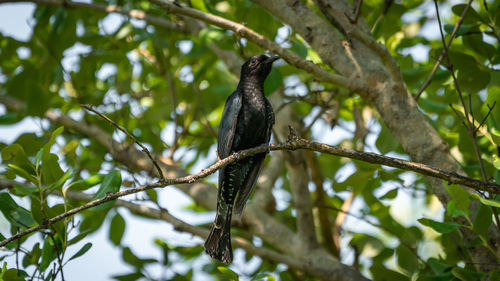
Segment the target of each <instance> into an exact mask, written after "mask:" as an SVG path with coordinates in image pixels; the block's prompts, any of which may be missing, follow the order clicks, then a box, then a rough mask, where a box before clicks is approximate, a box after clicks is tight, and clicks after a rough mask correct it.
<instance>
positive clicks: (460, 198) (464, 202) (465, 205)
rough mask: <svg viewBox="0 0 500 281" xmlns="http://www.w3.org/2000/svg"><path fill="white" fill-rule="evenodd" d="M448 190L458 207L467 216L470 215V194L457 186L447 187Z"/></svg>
mask: <svg viewBox="0 0 500 281" xmlns="http://www.w3.org/2000/svg"><path fill="white" fill-rule="evenodd" d="M446 190H447V191H448V194H450V196H451V198H452V200H453V201H455V205H456V207H457V208H458V209H460V210H462V211H464V212H465V213H466V214H468V213H469V204H470V197H469V195H470V194H469V193H468V192H467V191H466V190H465V189H463V188H462V187H461V186H459V185H456V184H452V185H447V186H446Z"/></svg>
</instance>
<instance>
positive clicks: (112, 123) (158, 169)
mask: <svg viewBox="0 0 500 281" xmlns="http://www.w3.org/2000/svg"><path fill="white" fill-rule="evenodd" d="M80 106H81V107H83V108H85V109H86V110H88V111H92V112H94V113H95V114H97V115H99V116H100V117H101V118H103V119H104V120H106V121H108V122H109V123H110V124H111V125H113V126H115V127H116V128H117V129H118V130H120V131H122V132H123V133H125V134H126V135H127V136H128V137H129V138H131V139H132V140H133V141H134V142H135V143H136V144H137V145H138V146H140V147H141V148H142V151H143V152H144V153H146V155H147V156H148V157H149V159H151V162H153V165H154V166H155V168H156V171H157V172H158V175H159V176H160V179H161V180H165V177H164V176H163V172H162V170H161V168H160V165H158V162H157V161H156V160H155V159H154V158H153V156H152V155H151V153H150V152H149V150H148V149H147V148H146V147H145V146H144V145H143V144H142V143H141V142H139V141H138V140H137V139H136V138H135V137H134V136H133V135H132V134H130V133H129V132H128V131H127V130H125V128H123V127H122V126H120V125H118V124H117V123H116V122H115V121H113V120H111V119H110V118H108V117H107V116H106V115H104V114H102V113H100V112H99V111H97V110H95V109H94V108H93V107H92V106H90V105H85V104H81V105H80Z"/></svg>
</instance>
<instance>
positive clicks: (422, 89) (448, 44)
mask: <svg viewBox="0 0 500 281" xmlns="http://www.w3.org/2000/svg"><path fill="white" fill-rule="evenodd" d="M471 4H472V0H469V3H467V6H466V7H465V9H464V11H463V12H462V14H461V15H460V18H459V19H458V21H457V23H456V24H455V27H454V28H453V31H452V32H451V35H450V38H449V39H448V43H447V44H445V45H444V46H445V48H444V49H443V51H442V52H441V55H440V56H439V58H438V60H437V61H436V64H434V67H433V68H432V71H431V73H430V74H429V77H427V80H425V82H424V84H423V85H422V87H420V89H419V90H418V92H417V94H416V95H415V100H418V98H420V95H422V93H423V92H424V91H425V89H426V88H427V86H429V84H431V82H432V79H433V78H434V74H436V71H437V69H438V67H439V65H441V61H442V60H443V58H444V56H445V53H446V52H447V49H449V48H450V46H451V43H452V42H453V39H454V38H455V36H456V34H457V31H458V29H459V28H460V26H461V25H462V22H463V21H464V18H465V15H466V14H467V11H469V8H470V6H471ZM439 26H441V23H440V24H439Z"/></svg>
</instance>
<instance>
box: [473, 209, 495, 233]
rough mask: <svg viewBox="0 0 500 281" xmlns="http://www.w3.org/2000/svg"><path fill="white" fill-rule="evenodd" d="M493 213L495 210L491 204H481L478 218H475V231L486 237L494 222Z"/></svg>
mask: <svg viewBox="0 0 500 281" xmlns="http://www.w3.org/2000/svg"><path fill="white" fill-rule="evenodd" d="M492 214H493V212H492V211H491V208H490V207H489V206H487V205H484V204H481V205H480V206H479V210H478V211H477V215H476V218H475V219H474V224H473V227H472V230H473V231H474V232H475V233H477V234H479V235H481V236H483V237H486V233H487V232H488V229H489V228H490V225H491V222H492Z"/></svg>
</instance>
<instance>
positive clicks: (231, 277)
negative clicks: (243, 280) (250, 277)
mask: <svg viewBox="0 0 500 281" xmlns="http://www.w3.org/2000/svg"><path fill="white" fill-rule="evenodd" d="M217 269H218V270H219V271H220V272H221V273H222V274H224V276H226V277H228V278H229V280H239V278H240V277H239V276H238V274H237V273H236V272H234V271H232V270H231V269H229V268H227V267H223V266H218V267H217Z"/></svg>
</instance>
